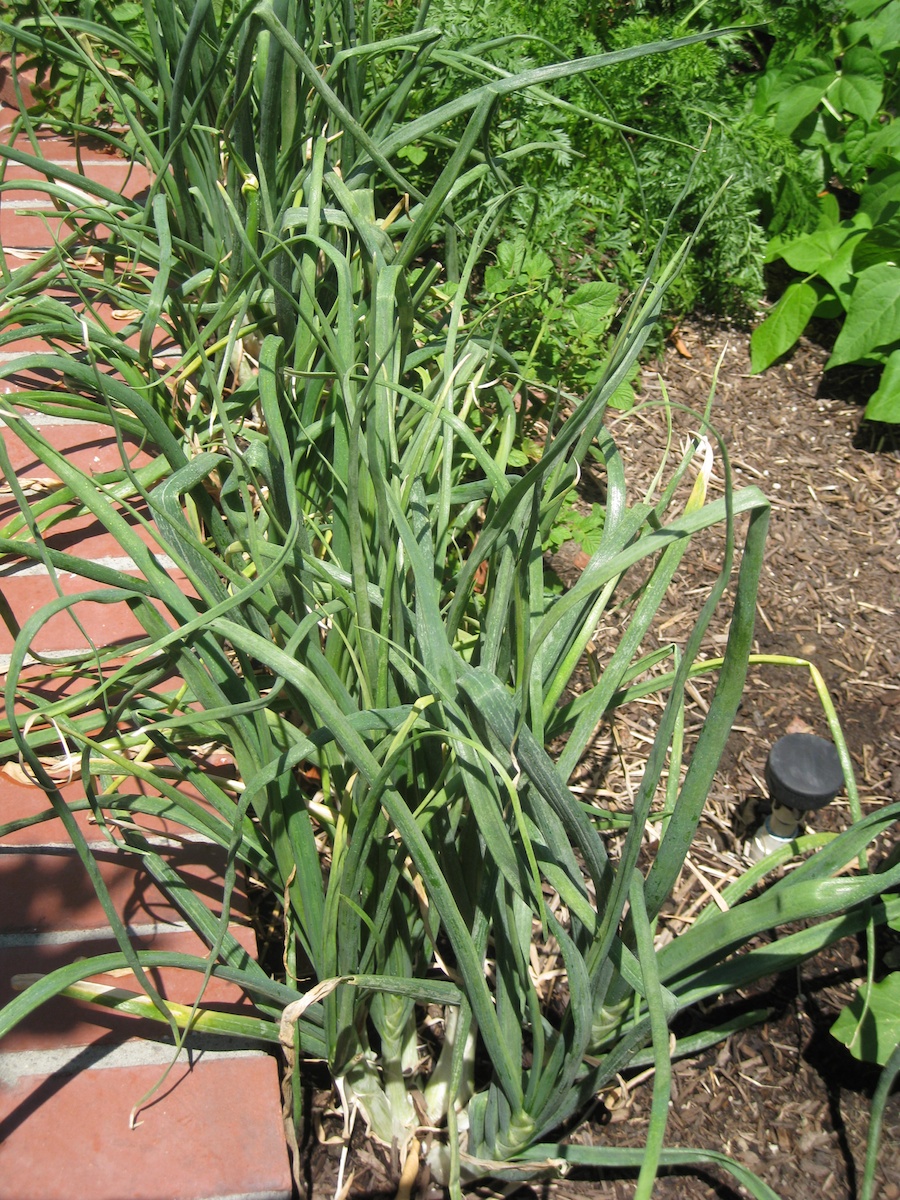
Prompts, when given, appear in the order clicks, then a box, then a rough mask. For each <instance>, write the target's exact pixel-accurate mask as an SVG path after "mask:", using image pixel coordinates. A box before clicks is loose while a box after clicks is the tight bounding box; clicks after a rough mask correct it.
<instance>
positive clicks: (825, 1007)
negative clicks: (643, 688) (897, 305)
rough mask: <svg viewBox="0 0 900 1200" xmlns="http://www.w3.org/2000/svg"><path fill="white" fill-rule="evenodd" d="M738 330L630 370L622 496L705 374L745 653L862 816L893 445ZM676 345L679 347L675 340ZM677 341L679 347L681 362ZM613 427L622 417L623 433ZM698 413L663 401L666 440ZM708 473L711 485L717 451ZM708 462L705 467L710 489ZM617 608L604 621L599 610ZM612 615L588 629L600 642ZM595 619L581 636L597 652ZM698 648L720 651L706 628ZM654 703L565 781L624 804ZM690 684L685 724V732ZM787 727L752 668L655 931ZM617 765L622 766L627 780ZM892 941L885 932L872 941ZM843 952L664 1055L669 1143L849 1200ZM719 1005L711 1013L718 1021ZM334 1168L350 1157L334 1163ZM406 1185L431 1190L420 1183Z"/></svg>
mask: <svg viewBox="0 0 900 1200" xmlns="http://www.w3.org/2000/svg"><path fill="white" fill-rule="evenodd" d="M748 342H749V339H748V336H747V334H746V332H744V331H742V330H739V329H734V328H730V327H723V326H722V325H721V324H712V323H704V322H700V321H696V322H692V323H690V324H688V325H686V326H684V327H683V328H682V329H681V330H680V331H679V338H678V348H677V349H676V347H675V344H674V342H673V345H672V348H671V349H670V350H668V351H667V353H666V355H665V360H664V362H662V363H660V364H657V365H656V366H654V367H653V368H647V369H645V370H644V372H643V381H642V389H643V396H644V399H645V401H646V402H647V404H646V406H645V407H641V408H640V410H639V411H637V412H635V413H633V414H630V415H629V416H628V417H626V418H623V419H622V421H621V422H618V423H617V424H619V426H620V428H618V429H617V430H615V431H614V432H616V437H617V441H619V442H620V445H621V447H622V448H623V457H624V458H625V460H626V477H627V479H628V481H629V486H630V487H631V488H634V489H636V490H637V491H639V490H640V488H641V487H642V486H644V485H645V484H646V483H647V482H649V480H650V479H651V478H652V477H653V474H654V472H655V471H656V468H657V465H658V462H659V455H660V452H661V450H662V448H663V446H664V444H665V441H666V436H667V432H666V421H665V417H664V410H663V408H662V406H661V405H659V404H656V403H654V401H658V400H660V399H661V397H662V389H663V385H662V384H661V383H660V376H662V379H663V381H664V386H665V388H666V389H667V391H668V394H669V397H670V399H671V400H672V401H673V402H675V403H677V404H681V405H687V406H689V407H691V408H693V409H695V410H701V411H702V410H703V408H704V407H705V404H706V400H707V396H708V394H709V391H710V388H711V386H712V384H713V379H714V376H715V374H716V371H717V370H718V379H717V386H716V400H715V404H714V407H713V413H712V419H713V423H714V424H715V426H716V428H717V430H718V431H719V433H720V434H721V435H722V437H723V439H724V441H725V444H726V446H727V449H728V454H729V456H730V461H731V467H732V471H733V475H734V481H735V485H736V486H739V487H741V486H745V485H755V486H758V487H759V488H760V489H761V490H762V491H763V492H764V493H765V495H766V496H767V497H768V498H769V500H770V501H771V504H772V523H771V531H770V535H769V542H768V551H767V554H766V559H765V565H764V569H763V577H762V581H761V588H760V595H759V605H758V612H757V624H756V646H755V650H756V652H758V653H760V654H780V655H789V656H794V657H798V658H802V659H808V660H811V661H813V662H815V664H816V666H817V667H818V668H819V670H820V671H821V672H822V674H823V676H824V677H825V679H826V682H827V684H828V687H829V690H830V692H831V695H832V697H833V698H834V701H835V704H836V707H837V711H838V714H839V717H840V720H841V723H842V726H843V729H844V733H845V736H846V738H847V741H848V744H849V747H850V750H851V754H852V756H853V759H854V763H855V766H856V772H857V778H858V783H859V789H860V802H861V805H862V809H863V812H869V811H872V810H873V809H874V808H876V807H878V806H881V805H883V804H885V803H887V802H889V801H891V800H897V799H900V622H898V611H900V549H898V536H900V457H898V453H897V449H896V445H893V444H892V443H891V441H890V431H889V430H884V429H882V430H879V429H874V430H873V429H869V428H867V427H865V426H864V425H863V424H862V422H861V414H862V402H863V401H864V398H865V397H864V395H855V394H854V387H855V386H858V385H859V380H858V377H857V380H856V381H854V378H853V376H852V374H850V375H845V376H844V377H843V378H842V379H840V380H837V381H834V380H831V379H830V378H829V377H828V376H823V372H822V367H823V364H824V361H825V359H826V357H827V351H826V350H825V349H824V348H823V347H822V346H819V345H817V344H816V343H814V342H811V341H807V340H805V339H804V340H801V343H800V345H799V347H798V348H797V350H796V352H795V353H794V354H793V355H792V357H791V359H790V360H789V361H787V362H785V363H783V364H782V365H780V366H777V367H775V368H773V369H772V370H770V371H769V372H767V373H766V374H765V375H764V376H761V377H760V376H754V375H751V374H750V369H749V345H748ZM685 352H686V354H685ZM687 355H690V357H687ZM626 426H627V427H626ZM696 428H697V422H696V419H695V418H694V417H692V416H690V415H688V414H684V413H677V414H676V416H675V421H674V437H675V444H676V446H677V444H678V441H679V439H681V438H683V437H686V436H687V435H688V434H689V433H690V432H691V431H693V430H694V429H696ZM716 474H717V477H718V480H719V481H721V478H722V459H721V455H719V456H717V460H716ZM715 478H716V477H715V476H714V481H715ZM720 551H721V535H720V534H716V536H715V537H713V536H711V537H710V538H709V539H708V544H707V542H704V541H699V542H697V543H696V544H695V546H693V547H692V550H691V552H690V553H689V554H688V555H686V557H685V560H684V563H683V569H682V571H681V572H680V575H679V577H678V582H677V585H676V586H675V587H674V588H673V590H672V592H671V594H670V595H669V597H668V598H667V602H666V608H665V610H664V611H663V612H661V614H660V622H659V627H658V630H657V638H658V640H659V641H660V643H661V642H662V641H664V640H666V638H669V639H674V640H676V641H677V640H678V638H679V635H681V634H683V633H684V632H685V631H686V630H687V629H688V628H689V626H690V624H691V623H692V622H693V619H694V617H695V615H696V613H697V611H698V608H699V605H700V603H702V600H703V597H704V595H705V594H706V592H708V590H709V587H710V585H711V582H712V580H713V578H714V576H715V572H716V571H717V570H718V563H719V560H720V557H719V556H720ZM556 565H557V567H558V569H559V572H560V574H561V575H562V576H564V577H565V576H566V574H567V572H568V573H569V574H572V573H573V572H577V570H578V568H579V565H580V563H579V560H578V556H577V548H576V547H569V548H568V549H567V550H564V551H563V552H562V553H561V556H560V557H559V559H558V560H557V563H556ZM612 620H613V618H611V621H612ZM614 632H615V631H614V625H612V624H611V625H610V628H609V629H608V630H606V633H607V635H609V636H611V637H614ZM603 636H604V630H603V629H602V628H601V629H600V630H599V631H598V639H597V640H598V644H602V639H603ZM707 640H708V645H707V647H706V651H707V652H709V653H720V652H721V649H722V640H723V635H722V630H721V627H718V628H716V627H715V626H714V628H713V632H712V633H711V634H710V636H709V638H708V639H707ZM653 703H654V702H653V701H648V702H647V706H646V708H645V710H644V712H643V714H642V713H637V714H632V715H631V716H630V717H627V718H626V719H625V720H624V721H623V722H622V724H621V725H619V726H618V727H617V729H616V730H614V731H606V732H604V733H601V734H600V735H599V736H598V739H597V743H596V745H595V747H594V749H593V751H592V753H591V754H590V755H588V756H587V757H586V759H585V761H584V762H583V764H582V765H581V767H580V768H579V771H578V772H577V773H576V776H575V777H574V778H573V784H574V785H575V786H576V787H578V788H581V789H583V791H584V792H585V793H586V794H593V795H598V796H599V795H602V796H604V797H605V799H606V801H607V802H610V801H611V802H612V803H613V804H614V803H615V802H616V798H618V800H619V802H620V803H621V804H622V807H623V808H627V796H628V793H629V789H630V788H631V787H632V786H633V783H634V782H636V780H637V779H638V778H639V771H640V765H641V762H642V752H643V753H645V751H646V744H647V741H648V740H649V737H650V735H651V733H652V726H653V724H654V711H653ZM704 705H705V695H704V687H703V685H700V684H698V686H697V688H696V692H695V705H694V706H693V707H692V708H691V710H690V711H689V712H688V716H687V724H688V729H687V734H688V737H690V733H691V730H692V729H693V730H696V729H697V728H699V726H700V725H701V724H702V721H703V716H704V711H703V710H704ZM798 723H799V726H802V727H804V728H809V729H811V730H813V731H814V732H817V733H820V734H822V735H825V736H827V732H828V731H827V727H826V725H825V721H824V718H823V714H822V709H821V705H820V704H819V701H818V699H817V697H816V694H815V691H814V688H813V686H812V683H811V680H810V674H809V671H808V670H805V669H802V668H798V667H790V668H787V667H777V666H770V665H765V666H757V667H753V668H751V671H750V674H749V677H748V682H747V688H746V692H745V697H744V701H743V704H742V708H741V711H740V713H739V716H738V720H737V721H736V723H735V726H734V729H733V732H732V735H731V737H730V740H729V743H728V747H727V749H726V753H725V756H724V758H723V761H722V764H721V769H720V771H719V772H718V775H717V777H716V781H715V784H714V787H713V789H712V792H711V794H710V796H709V800H708V804H707V810H706V813H705V816H704V820H703V823H702V825H701V828H700V830H699V834H698V837H697V839H696V842H695V845H694V847H693V848H692V851H691V862H690V864H689V869H688V870H687V871H685V873H684V876H683V878H682V880H681V881H680V883H679V885H678V887H677V888H676V892H675V897H674V904H673V908H672V911H671V912H670V913H669V914H668V916H667V922H668V926H667V927H668V928H669V930H670V932H671V935H672V936H677V933H678V932H679V929H681V928H685V927H686V925H687V923H689V920H690V916H691V912H692V907H693V906H694V905H695V903H696V902H697V901H699V900H700V899H701V898H702V897H703V896H704V894H705V889H706V888H708V887H721V886H722V884H723V883H724V882H726V881H727V879H728V878H733V877H734V876H735V875H736V874H738V873H739V871H740V869H741V859H740V853H741V833H742V830H741V827H740V824H739V822H738V821H737V819H736V818H737V815H738V813H739V811H740V809H741V807H742V806H743V804H744V803H745V801H747V800H748V799H751V798H753V797H759V796H761V795H763V794H764V784H763V770H764V765H765V761H766V756H767V753H768V750H769V747H770V746H771V744H772V743H773V742H774V741H775V740H776V739H777V738H778V737H780V736H781V735H782V734H784V733H785V732H787V731H788V730H789V729H790V728H792V727H793V728H797V727H798ZM632 772H633V773H634V779H632V777H631V776H632ZM849 819H850V813H849V809H848V805H847V801H846V799H844V798H839V799H838V800H836V801H835V802H834V803H833V804H832V805H830V806H829V808H828V809H826V810H824V811H823V812H822V813H821V814H819V815H818V817H817V819H816V827H818V828H842V827H844V826H845V825H846V824H847V823H848V822H849ZM888 940H889V939H882V942H883V943H884V944H881V945H880V948H879V953H881V952H882V951H883V950H884V948H885V944H886V943H887V941H888ZM863 961H864V960H863V957H862V953H861V947H860V946H858V945H857V944H856V943H855V941H851V940H848V941H845V942H842V943H840V944H838V945H837V946H835V947H833V948H832V949H831V950H830V951H828V952H827V953H826V954H823V955H822V956H820V957H819V958H818V959H816V960H815V961H813V962H811V963H809V964H807V965H805V966H804V967H803V968H802V969H800V970H797V971H794V972H791V973H790V975H789V976H786V977H782V978H779V979H776V980H772V981H768V982H767V983H766V984H765V985H764V986H763V987H761V988H758V989H756V994H755V995H754V996H753V997H742V996H738V997H735V998H734V999H733V1001H731V1000H729V1003H730V1004H732V1003H733V1006H735V1007H738V1008H739V1007H740V1005H741V1004H742V1003H746V1004H749V1003H751V1002H752V1004H753V1005H755V1006H759V1005H761V1004H763V1005H765V1006H767V1007H769V1008H771V1010H772V1016H771V1018H770V1019H769V1020H768V1021H767V1022H766V1024H765V1025H763V1026H759V1027H754V1028H751V1029H748V1030H746V1031H744V1032H743V1033H740V1034H738V1035H735V1036H734V1037H732V1038H730V1039H729V1040H728V1041H727V1042H725V1043H724V1044H722V1045H719V1046H717V1047H715V1048H714V1049H712V1050H710V1051H709V1052H707V1053H706V1054H704V1055H702V1056H700V1057H697V1058H694V1059H690V1060H686V1061H684V1062H681V1063H677V1064H676V1065H675V1069H674V1087H673V1093H672V1103H671V1106H670V1118H669V1126H668V1132H667V1144H668V1145H672V1146H676V1145H681V1146H693V1147H702V1148H707V1149H716V1150H724V1151H725V1152H727V1153H730V1154H732V1155H734V1156H735V1157H736V1158H737V1159H739V1160H740V1161H741V1162H742V1163H744V1164H745V1165H746V1166H748V1167H750V1168H751V1169H752V1170H754V1171H756V1172H757V1173H758V1174H759V1175H760V1176H761V1177H762V1178H763V1179H765V1180H766V1182H767V1183H768V1184H769V1185H770V1186H771V1187H772V1188H773V1189H774V1190H775V1191H776V1192H777V1193H778V1194H779V1196H782V1197H790V1198H791V1200H854V1198H855V1197H856V1196H857V1194H858V1186H859V1181H860V1178H861V1173H862V1165H863V1160H864V1155H865V1142H866V1136H867V1132H868V1124H869V1109H870V1100H871V1094H872V1090H873V1087H874V1085H875V1082H876V1081H877V1076H878V1072H877V1069H875V1068H869V1067H866V1066H864V1065H862V1064H860V1063H858V1062H856V1060H854V1059H853V1058H852V1057H851V1056H850V1055H849V1053H847V1052H846V1051H844V1049H843V1047H841V1046H840V1045H839V1043H837V1042H836V1041H835V1040H834V1039H833V1038H832V1037H831V1036H830V1034H829V1032H828V1030H829V1027H830V1025H831V1023H832V1022H833V1020H834V1018H835V1016H836V1015H837V1013H838V1012H839V1011H840V1009H841V1007H842V1006H843V1005H844V1004H845V1003H846V1001H847V1000H848V999H849V998H850V997H851V995H852V994H853V991H854V987H855V984H856V982H858V980H859V978H860V972H861V970H862V969H863ZM724 1007H725V1006H724V1005H722V1006H719V1010H718V1011H717V1012H716V1017H717V1018H720V1017H723V1016H724V1015H725V1013H724ZM650 1092H651V1086H650V1083H649V1080H647V1079H644V1080H643V1081H641V1080H640V1079H637V1080H634V1079H633V1080H630V1081H624V1080H623V1081H621V1083H620V1085H619V1087H618V1088H616V1089H613V1090H611V1091H610V1092H608V1093H607V1094H605V1095H604V1097H603V1098H602V1099H600V1100H598V1103H597V1107H596V1108H595V1110H594V1111H593V1112H592V1113H591V1114H589V1115H588V1117H587V1119H586V1120H585V1121H584V1122H583V1124H582V1125H581V1126H580V1127H579V1128H578V1129H577V1130H576V1131H575V1133H574V1136H573V1140H575V1141H579V1142H584V1143H588V1144H605V1145H613V1146H641V1145H643V1144H644V1139H645V1136H646V1130H647V1120H648V1111H649V1101H650ZM307 1152H308V1154H309V1155H310V1157H309V1159H308V1168H309V1169H308V1173H307V1178H308V1180H309V1182H310V1184H311V1194H312V1196H314V1197H315V1198H316V1200H318V1197H325V1196H331V1195H334V1194H335V1190H334V1189H335V1182H336V1173H335V1167H334V1165H333V1164H334V1162H335V1157H336V1155H337V1154H338V1151H337V1149H336V1148H335V1147H324V1146H318V1147H315V1146H314V1139H313V1142H312V1143H310V1144H309V1145H308V1147H307ZM355 1158H356V1167H357V1171H356V1175H355V1178H354V1181H353V1183H352V1185H351V1187H350V1189H349V1192H348V1193H347V1194H348V1195H350V1196H376V1195H387V1194H390V1195H393V1194H394V1188H393V1187H392V1186H391V1182H390V1180H391V1174H392V1171H391V1168H390V1164H389V1161H388V1159H389V1156H387V1158H385V1156H383V1155H379V1154H378V1153H376V1152H373V1150H372V1148H368V1149H367V1148H364V1147H362V1146H360V1147H359V1148H358V1149H357V1151H356V1155H355ZM349 1171H350V1167H348V1176H349ZM633 1187H634V1185H633V1180H629V1179H628V1178H627V1177H623V1176H622V1174H621V1173H619V1174H618V1175H617V1176H616V1177H615V1178H613V1177H611V1176H610V1177H604V1176H603V1175H602V1174H600V1173H598V1172H596V1171H594V1172H591V1173H590V1174H585V1173H582V1174H581V1175H579V1173H578V1172H573V1173H572V1174H571V1175H570V1177H568V1178H567V1179H565V1180H560V1181H555V1182H553V1183H546V1184H535V1185H530V1186H520V1187H518V1188H517V1189H510V1188H508V1189H506V1190H505V1191H502V1190H493V1189H491V1188H489V1187H485V1188H476V1189H473V1190H471V1191H470V1192H469V1194H468V1195H469V1197H470V1200H474V1198H475V1197H480V1198H485V1197H489V1196H499V1195H505V1196H509V1197H514V1198H515V1200H551V1198H552V1200H594V1198H597V1200H599V1198H600V1197H603V1198H604V1200H620V1198H621V1200H624V1198H625V1197H629V1196H631V1195H632V1194H633ZM419 1194H420V1195H422V1196H430V1197H436V1196H438V1195H439V1193H436V1192H434V1191H429V1190H428V1189H424V1190H420V1193H419ZM746 1194H747V1193H745V1192H744V1191H743V1190H742V1189H741V1188H740V1187H738V1186H737V1185H735V1184H734V1183H733V1181H731V1180H730V1178H729V1177H728V1176H727V1175H726V1174H724V1173H719V1172H717V1171H715V1170H710V1171H708V1172H689V1173H685V1172H673V1173H670V1174H668V1175H665V1174H664V1175H663V1176H662V1177H661V1178H660V1180H659V1182H658V1184H657V1188H656V1191H655V1193H654V1195H655V1196H658V1197H660V1200H702V1198H706V1197H717V1198H719V1200H736V1198H737V1197H743V1196H745V1195H746ZM876 1195H877V1196H878V1197H880V1200H900V1096H898V1095H896V1094H895V1095H894V1097H893V1098H892V1099H891V1101H890V1102H889V1105H888V1109H887V1112H886V1115H885V1122H884V1127H883V1133H882V1152H881V1159H880V1166H879V1176H878V1185H877V1187H876Z"/></svg>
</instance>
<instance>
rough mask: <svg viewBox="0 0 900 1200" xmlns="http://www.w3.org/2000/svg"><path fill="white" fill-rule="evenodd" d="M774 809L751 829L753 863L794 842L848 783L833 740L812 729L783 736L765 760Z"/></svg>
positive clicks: (749, 849) (748, 854) (749, 850)
mask: <svg viewBox="0 0 900 1200" xmlns="http://www.w3.org/2000/svg"><path fill="white" fill-rule="evenodd" d="M765 774H766V787H767V788H768V789H769V798H770V800H771V802H772V810H771V812H770V813H769V814H768V816H767V817H766V818H765V820H764V821H763V822H762V824H761V825H759V826H758V828H756V829H755V830H752V829H751V831H750V834H749V838H748V841H747V843H746V845H745V848H744V853H745V855H746V857H747V858H749V859H750V860H751V862H759V860H760V859H761V858H765V857H766V855H767V854H771V853H772V852H773V851H775V850H779V849H780V848H781V847H782V846H785V845H787V843H788V842H792V841H793V840H794V838H796V837H798V836H799V834H800V832H801V825H802V823H803V821H804V819H805V818H806V815H807V813H811V812H815V811H816V810H817V809H820V808H824V807H825V805H826V804H830V803H831V801H832V800H833V799H834V798H835V796H836V795H837V794H838V792H839V791H840V790H841V788H842V787H843V786H844V772H843V771H842V769H841V760H840V758H839V757H838V752H837V750H836V749H835V747H834V745H833V743H832V742H829V741H827V740H826V739H825V738H821V737H817V736H816V735H815V734H813V733H789V734H787V735H786V736H785V737H782V738H779V739H778V741H777V742H776V743H775V744H774V746H773V747H772V749H771V750H770V751H769V757H768V759H767V760H766V773H765Z"/></svg>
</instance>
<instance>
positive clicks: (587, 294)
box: [566, 279, 619, 314]
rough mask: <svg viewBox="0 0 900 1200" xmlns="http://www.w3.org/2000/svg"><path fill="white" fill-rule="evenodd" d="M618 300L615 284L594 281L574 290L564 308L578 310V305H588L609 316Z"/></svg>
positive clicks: (617, 290) (598, 280)
mask: <svg viewBox="0 0 900 1200" xmlns="http://www.w3.org/2000/svg"><path fill="white" fill-rule="evenodd" d="M618 299H619V288H618V286H617V285H616V284H614V283H606V282H605V281H604V280H602V279H595V280H593V281H592V282H591V283H583V284H582V285H581V287H579V288H576V289H575V291H574V292H573V293H572V295H571V296H569V297H568V299H567V300H566V307H567V308H578V307H579V306H580V305H583V304H590V305H591V306H593V307H596V308H598V309H602V310H603V311H604V314H609V313H611V312H614V311H615V308H616V304H617V303H618Z"/></svg>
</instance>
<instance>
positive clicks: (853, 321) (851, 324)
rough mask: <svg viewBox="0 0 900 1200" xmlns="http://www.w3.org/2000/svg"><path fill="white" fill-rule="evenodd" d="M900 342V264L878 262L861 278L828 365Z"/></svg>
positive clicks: (839, 364)
mask: <svg viewBox="0 0 900 1200" xmlns="http://www.w3.org/2000/svg"><path fill="white" fill-rule="evenodd" d="M897 341H900V267H896V266H894V265H893V264H892V263H878V264H877V265H876V266H874V267H868V268H867V269H866V270H865V271H863V272H862V273H861V274H860V276H859V279H858V280H857V283H856V287H855V288H854V290H853V296H852V298H851V301H850V308H849V310H848V312H847V319H846V321H845V322H844V327H843V329H842V330H841V332H840V333H839V334H838V339H837V341H836V342H835V344H834V351H833V352H832V355H831V358H829V360H828V362H827V363H826V364H825V366H826V370H827V369H828V368H829V367H839V366H842V365H843V364H844V363H851V362H857V361H858V360H859V359H861V358H865V356H866V355H867V354H869V353H871V352H872V351H873V350H880V349H884V348H886V347H889V346H892V345H893V344H894V343H895V342H897Z"/></svg>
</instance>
